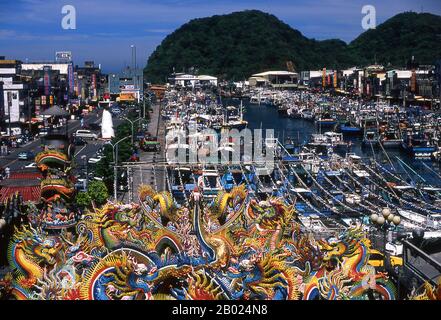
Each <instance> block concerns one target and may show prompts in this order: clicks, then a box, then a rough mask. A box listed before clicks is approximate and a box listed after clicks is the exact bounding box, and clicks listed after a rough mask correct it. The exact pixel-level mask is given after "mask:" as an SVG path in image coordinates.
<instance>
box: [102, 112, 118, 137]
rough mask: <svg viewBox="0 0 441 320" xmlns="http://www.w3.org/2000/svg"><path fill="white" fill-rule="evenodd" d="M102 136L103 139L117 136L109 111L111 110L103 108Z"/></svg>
mask: <svg viewBox="0 0 441 320" xmlns="http://www.w3.org/2000/svg"><path fill="white" fill-rule="evenodd" d="M101 136H102V138H103V139H112V138H113V137H115V131H114V130H113V120H112V114H111V113H110V112H109V110H103V120H102V122H101Z"/></svg>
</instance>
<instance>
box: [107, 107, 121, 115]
mask: <svg viewBox="0 0 441 320" xmlns="http://www.w3.org/2000/svg"><path fill="white" fill-rule="evenodd" d="M110 112H111V113H112V114H113V115H115V116H117V115H119V114H121V112H122V110H121V109H120V108H118V107H112V108H111V109H110Z"/></svg>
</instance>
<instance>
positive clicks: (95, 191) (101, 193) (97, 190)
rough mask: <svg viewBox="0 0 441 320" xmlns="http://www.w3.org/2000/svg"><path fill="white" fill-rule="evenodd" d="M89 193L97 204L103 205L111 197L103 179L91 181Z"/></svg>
mask: <svg viewBox="0 0 441 320" xmlns="http://www.w3.org/2000/svg"><path fill="white" fill-rule="evenodd" d="M87 193H88V195H89V197H90V198H91V200H92V201H93V202H95V203H96V204H97V205H103V204H105V203H106V201H107V199H108V198H109V191H108V189H107V187H106V185H105V184H104V183H103V182H101V181H92V182H91V183H89V187H88V188H87Z"/></svg>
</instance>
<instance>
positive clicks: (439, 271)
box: [403, 240, 441, 285]
mask: <svg viewBox="0 0 441 320" xmlns="http://www.w3.org/2000/svg"><path fill="white" fill-rule="evenodd" d="M403 246H404V248H403V263H404V269H405V271H410V272H411V274H413V275H414V276H415V277H416V278H417V279H416V280H417V283H419V284H421V283H422V282H424V281H428V282H430V283H431V284H432V285H436V280H437V278H438V277H439V276H441V263H440V262H438V261H436V260H435V259H433V258H432V257H431V256H430V255H428V254H427V253H425V252H424V251H422V250H421V249H419V248H418V247H416V246H415V245H414V244H412V243H410V242H409V241H407V240H405V241H403ZM412 280H413V279H412Z"/></svg>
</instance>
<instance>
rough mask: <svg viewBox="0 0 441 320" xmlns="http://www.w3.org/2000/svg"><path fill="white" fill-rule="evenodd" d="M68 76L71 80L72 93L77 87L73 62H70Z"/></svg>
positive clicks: (70, 91) (70, 88) (70, 89)
mask: <svg viewBox="0 0 441 320" xmlns="http://www.w3.org/2000/svg"><path fill="white" fill-rule="evenodd" d="M67 77H68V81H69V93H70V94H72V93H74V89H75V79H74V70H73V64H72V63H70V64H69V67H68V69H67Z"/></svg>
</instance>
